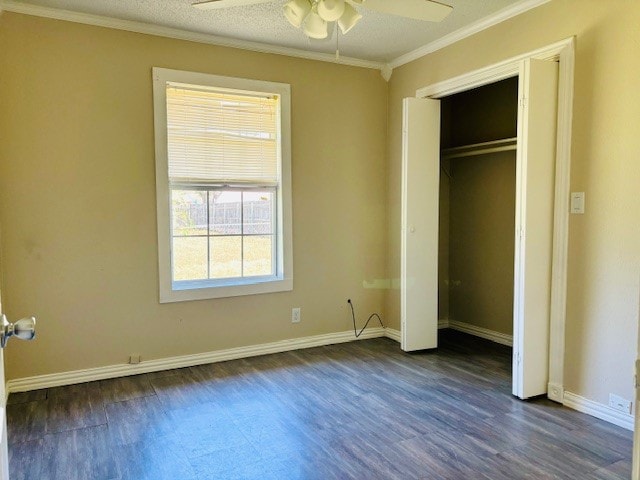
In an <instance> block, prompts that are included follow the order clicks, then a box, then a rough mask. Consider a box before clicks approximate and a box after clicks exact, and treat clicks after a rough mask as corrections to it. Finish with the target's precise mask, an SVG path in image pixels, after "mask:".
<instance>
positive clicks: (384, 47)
mask: <svg viewBox="0 0 640 480" xmlns="http://www.w3.org/2000/svg"><path fill="white" fill-rule="evenodd" d="M389 1H392V2H395V1H399V0H389ZM440 1H441V2H442V3H446V4H448V5H451V6H453V7H454V10H453V13H451V15H449V16H448V17H447V18H446V19H445V20H444V21H443V22H441V23H430V22H420V21H417V20H410V19H404V18H400V17H396V16H392V15H383V14H379V13H375V12H371V11H369V10H367V9H366V8H362V7H358V10H360V12H361V13H362V14H363V18H362V20H361V21H360V23H358V25H356V26H355V27H354V28H353V30H351V31H350V32H349V33H348V34H347V35H346V36H343V35H340V39H339V40H340V53H341V55H344V56H347V57H354V58H360V59H366V60H373V61H378V62H388V61H391V60H392V59H394V58H397V57H398V56H400V55H403V54H405V53H408V52H410V51H412V50H415V49H416V48H419V47H421V46H423V45H425V44H427V43H430V42H433V41H435V40H437V39H439V38H441V37H443V36H445V35H447V34H449V33H452V32H454V31H456V30H458V29H460V28H463V27H465V26H467V25H469V24H471V23H473V22H475V21H477V20H480V19H482V18H484V17H486V16H488V15H491V14H493V13H495V12H497V11H499V10H501V9H503V8H505V7H509V6H511V5H513V4H517V3H520V1H521V0H440ZM20 3H30V4H34V5H41V6H46V7H53V8H59V9H63V10H71V11H75V12H82V13H91V14H95V15H103V16H108V17H114V18H119V19H124V20H134V21H139V22H145V23H151V24H156V25H161V26H165V27H172V28H179V29H182V30H188V31H192V32H198V33H206V34H211V35H217V36H222V37H229V38H234V39H240V40H249V41H253V42H260V43H265V44H269V45H278V46H283V47H292V48H298V49H303V50H310V51H315V52H324V53H332V52H334V51H335V45H336V39H335V32H334V34H333V36H332V38H331V39H328V40H309V39H308V38H306V36H305V35H304V34H303V33H302V31H300V30H297V29H295V28H294V27H292V26H291V25H289V23H288V22H287V21H286V19H285V18H284V16H283V15H282V5H283V4H284V3H285V0H274V1H272V2H269V3H263V4H260V5H252V6H244V7H234V8H229V9H223V10H208V11H203V10H196V9H195V8H193V7H192V6H191V3H192V2H191V1H190V0H29V2H20Z"/></svg>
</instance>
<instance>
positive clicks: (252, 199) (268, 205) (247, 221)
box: [243, 190, 274, 235]
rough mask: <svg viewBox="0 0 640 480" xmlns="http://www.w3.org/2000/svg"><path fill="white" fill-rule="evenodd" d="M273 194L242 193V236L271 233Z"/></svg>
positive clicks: (260, 192)
mask: <svg viewBox="0 0 640 480" xmlns="http://www.w3.org/2000/svg"><path fill="white" fill-rule="evenodd" d="M273 199H274V194H273V192H272V191H253V190H251V191H245V192H244V202H243V204H244V207H243V208H244V232H243V233H244V234H245V235H251V234H265V233H273V220H274V218H273V217H274V215H273V211H274V208H273V207H274V202H273Z"/></svg>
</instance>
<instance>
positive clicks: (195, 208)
mask: <svg viewBox="0 0 640 480" xmlns="http://www.w3.org/2000/svg"><path fill="white" fill-rule="evenodd" d="M171 209H172V219H173V232H172V233H173V235H206V234H207V192H201V191H197V190H172V191H171ZM205 264H206V262H205ZM205 276H206V275H205Z"/></svg>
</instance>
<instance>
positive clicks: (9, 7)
mask: <svg viewBox="0 0 640 480" xmlns="http://www.w3.org/2000/svg"><path fill="white" fill-rule="evenodd" d="M0 10H4V11H7V12H13V13H21V14H24V15H32V16H36V17H44V18H51V19H54V20H64V21H67V22H74V23H82V24H85V25H93V26H96V27H105V28H113V29H116V30H124V31H126V32H133V33H142V34H145V35H155V36H158V37H166V38H174V39H177V40H186V41H188V42H197V43H205V44H208V45H216V46H220V47H229V48H238V49H241V50H249V51H252V52H260V53H271V54H275V55H285V56H288V57H295V58H303V59H306V60H315V61H318V62H328V63H335V64H339V65H347V66H351V67H361V68H371V69H375V70H382V69H383V68H385V67H386V65H385V64H384V63H383V62H374V61H370V60H362V59H359V58H352V57H342V56H341V57H340V58H338V59H336V56H335V55H334V54H331V53H320V52H310V51H306V50H301V49H297V48H290V47H280V46H277V45H268V44H265V43H258V42H250V41H246V40H237V39H234V38H226V37H220V36H217V35H210V34H207V33H198V32H191V31H189V30H182V29H178V28H171V27H162V26H160V25H153V24H150V23H144V22H135V21H131V20H122V19H119V18H113V17H106V16H102V15H92V14H89V13H80V12H72V11H70V10H62V9H58V8H50V7H42V6H40V5H33V4H30V3H24V2H18V1H15V0H0Z"/></svg>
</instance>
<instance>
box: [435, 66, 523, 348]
mask: <svg viewBox="0 0 640 480" xmlns="http://www.w3.org/2000/svg"><path fill="white" fill-rule="evenodd" d="M440 118H441V121H440V125H441V130H440V145H441V156H440V198H439V204H440V208H439V211H440V214H439V238H438V245H439V247H438V318H439V320H440V321H444V322H445V324H446V323H448V324H449V325H450V326H452V327H454V328H459V329H462V330H465V331H472V332H485V331H486V333H488V334H489V336H493V333H494V332H495V333H497V334H499V335H496V336H497V337H498V338H500V337H503V338H507V337H511V336H512V335H513V299H514V250H515V242H514V232H515V214H516V145H517V141H516V140H517V139H516V137H517V127H518V78H517V77H513V78H509V79H506V80H502V81H500V82H496V83H493V84H490V85H486V86H482V87H479V88H475V89H473V90H469V91H466V92H462V93H458V94H455V95H451V96H448V97H445V98H442V99H441V110H440Z"/></svg>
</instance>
